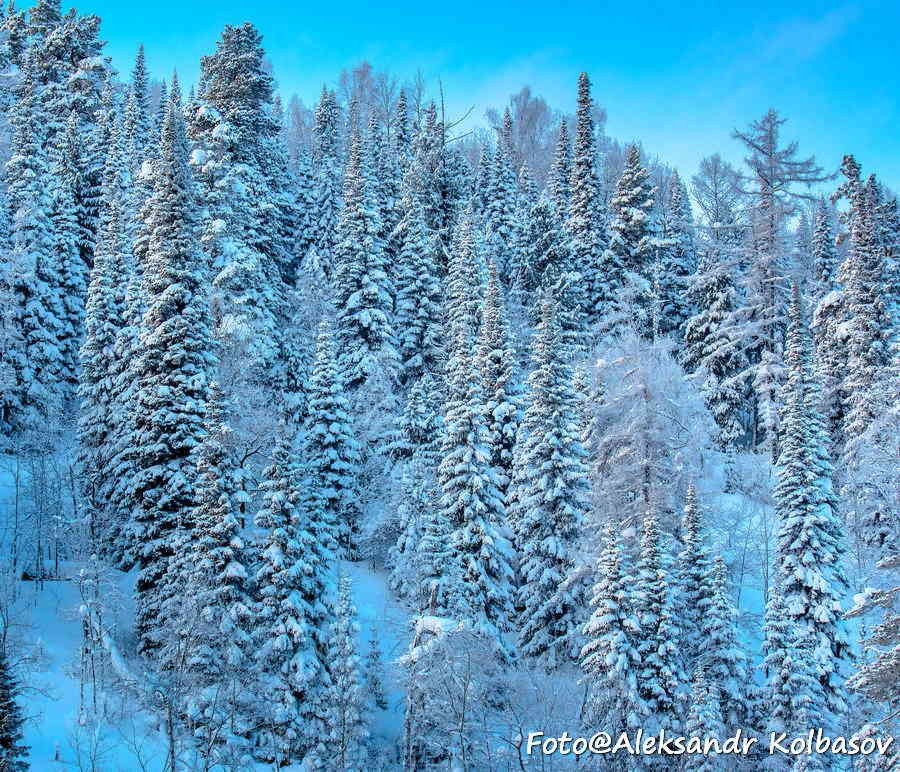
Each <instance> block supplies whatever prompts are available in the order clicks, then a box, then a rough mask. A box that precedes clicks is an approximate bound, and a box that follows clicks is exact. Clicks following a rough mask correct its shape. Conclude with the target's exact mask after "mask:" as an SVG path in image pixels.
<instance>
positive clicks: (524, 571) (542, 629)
mask: <svg viewBox="0 0 900 772" xmlns="http://www.w3.org/2000/svg"><path fill="white" fill-rule="evenodd" d="M559 335H560V332H559V324H558V322H557V320H556V315H555V304H554V302H553V301H552V300H551V299H547V300H545V301H544V308H543V315H542V319H541V325H540V327H539V328H538V333H537V337H536V340H535V343H534V370H533V371H532V374H531V375H530V376H529V378H528V392H527V398H526V408H525V415H524V418H523V421H522V425H521V428H520V430H519V434H518V437H517V441H516V447H515V453H514V463H515V467H514V473H513V487H512V497H511V502H510V510H511V511H510V517H511V520H512V525H513V530H514V533H515V540H516V548H517V552H518V554H519V576H520V580H519V589H518V606H519V607H520V608H523V609H527V611H526V612H523V614H522V615H521V617H520V619H519V645H520V648H521V651H522V654H523V655H525V656H528V657H539V658H541V659H542V660H543V662H544V664H545V665H546V666H547V667H548V668H554V667H557V666H559V665H562V664H565V663H566V662H567V661H569V660H571V659H573V658H576V657H577V655H578V646H579V645H580V641H579V634H578V630H577V625H578V624H579V618H578V615H579V607H580V605H581V598H580V597H578V588H577V587H570V586H569V585H568V584H567V583H566V579H567V577H568V574H569V573H570V572H571V570H572V568H573V566H574V556H573V554H572V553H571V548H572V545H573V543H574V542H575V540H576V539H577V538H578V535H579V533H580V529H581V526H582V524H583V521H584V519H585V517H586V516H587V513H588V508H589V507H588V496H589V489H588V483H587V470H586V467H585V464H584V459H585V456H586V454H585V451H584V448H583V447H582V445H581V443H580V441H579V431H578V429H579V422H578V416H577V415H576V404H575V394H574V391H573V387H572V370H571V367H570V365H569V364H568V362H567V361H566V359H565V356H564V350H563V349H562V348H561V347H560V345H559Z"/></svg>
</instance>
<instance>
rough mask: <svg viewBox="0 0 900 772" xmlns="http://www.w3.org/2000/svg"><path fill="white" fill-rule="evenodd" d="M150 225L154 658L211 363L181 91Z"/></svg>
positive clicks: (146, 558) (139, 446)
mask: <svg viewBox="0 0 900 772" xmlns="http://www.w3.org/2000/svg"><path fill="white" fill-rule="evenodd" d="M143 220H144V224H145V227H146V229H147V231H148V234H149V239H148V242H147V244H148V249H147V254H146V256H145V259H144V264H143V266H142V268H143V271H142V275H143V291H144V295H145V298H146V302H147V308H146V311H145V312H144V316H143V318H142V320H141V325H140V346H141V355H140V357H139V361H138V362H137V363H136V376H137V378H138V387H137V394H136V403H137V405H138V408H139V409H138V410H137V411H136V413H135V416H134V434H133V439H132V442H133V446H134V450H135V458H136V459H137V462H138V464H139V470H138V473H137V479H136V481H135V489H134V500H135V501H137V502H139V507H140V511H139V513H138V520H139V525H140V528H141V531H142V533H141V538H140V555H139V559H140V566H141V572H140V575H139V577H138V583H137V592H138V612H137V627H138V631H139V634H140V638H141V642H140V647H141V650H142V651H143V652H147V653H149V652H152V651H153V650H154V649H156V648H158V647H159V646H160V644H161V643H162V636H163V631H162V625H163V623H164V620H163V619H161V618H160V610H161V604H162V602H163V599H164V598H165V595H166V592H167V591H168V590H167V589H166V587H165V586H164V585H166V584H167V583H170V582H175V583H177V581H178V578H177V577H175V576H167V571H168V568H169V562H170V559H171V557H172V554H173V549H174V547H173V543H172V538H173V536H174V534H175V533H176V532H177V531H178V529H180V528H189V526H190V523H191V508H192V506H193V504H194V490H193V486H192V480H193V479H194V474H193V464H194V458H193V454H194V452H195V450H196V448H197V446H198V444H199V442H200V440H201V437H202V433H203V419H204V407H203V405H204V400H205V397H206V378H207V372H208V371H209V368H210V365H211V341H210V333H209V308H208V305H207V302H206V294H205V291H204V289H203V276H204V262H203V258H202V256H201V253H200V249H199V244H198V243H197V239H196V229H195V223H196V211H195V198H194V192H193V189H192V184H191V176H190V170H189V168H188V165H187V140H186V136H185V129H184V121H183V118H182V113H181V105H180V99H179V98H178V94H177V91H175V90H173V94H172V99H170V100H169V104H168V107H167V111H166V120H165V123H164V125H163V132H162V138H161V148H160V158H159V161H158V163H157V164H156V167H155V169H154V172H153V193H152V194H151V196H150V198H149V199H148V201H147V203H146V205H145V207H144V211H143Z"/></svg>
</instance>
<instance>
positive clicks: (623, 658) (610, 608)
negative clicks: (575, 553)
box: [581, 526, 647, 736]
mask: <svg viewBox="0 0 900 772" xmlns="http://www.w3.org/2000/svg"><path fill="white" fill-rule="evenodd" d="M629 571H630V566H629V565H628V562H627V558H626V556H625V551H624V547H623V546H622V543H621V539H620V537H617V536H615V535H614V534H613V532H612V529H611V527H610V526H607V527H606V528H605V530H604V533H603V547H602V551H601V553H600V557H599V559H598V561H597V571H596V583H595V584H594V587H593V591H592V596H591V600H590V607H591V616H590V619H588V621H587V623H586V624H585V626H584V637H585V641H586V642H585V645H584V648H583V649H582V650H581V667H582V670H583V671H584V679H583V680H584V684H585V686H586V688H587V698H586V704H585V709H584V719H585V728H588V729H593V728H594V727H597V726H602V727H603V728H604V731H606V732H609V733H610V734H611V735H613V736H616V735H617V734H618V733H619V732H624V731H634V730H637V729H638V728H639V727H640V726H642V724H643V721H644V720H645V718H646V716H647V706H646V705H645V704H644V702H643V700H642V699H641V696H640V692H639V689H638V672H639V669H640V656H639V655H638V651H637V646H638V643H639V639H640V623H639V621H638V619H637V618H636V616H635V612H634V598H633V592H632V590H631V582H630V581H629Z"/></svg>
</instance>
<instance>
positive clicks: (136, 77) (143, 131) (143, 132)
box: [123, 43, 153, 175]
mask: <svg viewBox="0 0 900 772" xmlns="http://www.w3.org/2000/svg"><path fill="white" fill-rule="evenodd" d="M123 129H124V132H125V140H126V146H127V149H128V150H127V152H128V168H129V170H130V171H131V173H132V175H136V174H137V173H138V171H139V169H140V166H141V163H142V162H143V161H144V159H145V158H147V156H148V155H149V153H150V152H151V144H152V142H153V136H152V127H151V115H150V93H149V75H148V73H147V61H146V58H145V56H144V45H143V43H141V44H140V45H139V46H138V50H137V55H136V56H135V59H134V69H133V70H132V71H131V84H130V87H129V89H128V98H127V101H126V103H125V118H124V125H123Z"/></svg>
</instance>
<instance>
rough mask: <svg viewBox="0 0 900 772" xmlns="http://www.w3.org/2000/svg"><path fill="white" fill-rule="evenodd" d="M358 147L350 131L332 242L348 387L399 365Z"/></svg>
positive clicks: (376, 223) (377, 227)
mask: <svg viewBox="0 0 900 772" xmlns="http://www.w3.org/2000/svg"><path fill="white" fill-rule="evenodd" d="M362 151H363V148H362V144H361V141H360V138H359V135H358V134H354V135H353V137H352V139H351V142H350V155H349V158H348V161H347V168H346V171H345V177H344V203H343V208H342V210H341V217H340V221H339V223H338V230H337V234H338V235H337V243H336V244H335V266H336V271H337V272H336V274H335V290H336V295H337V306H338V316H337V339H338V343H339V344H340V350H341V369H342V370H343V372H344V373H345V381H346V386H347V388H349V389H354V388H357V387H359V386H361V385H362V384H364V383H366V382H367V381H369V379H370V378H372V377H373V376H375V375H376V374H379V373H383V374H384V375H385V376H386V377H387V378H388V379H389V380H391V379H393V378H394V377H395V376H396V373H397V368H398V364H399V355H398V353H397V349H396V337H395V334H394V325H393V321H394V320H393V288H392V286H391V284H392V283H391V281H390V278H389V276H388V272H387V266H386V263H385V259H384V246H385V245H384V242H383V240H382V234H381V217H380V215H379V213H378V211H377V209H376V208H375V206H374V199H373V191H372V190H371V189H370V185H369V184H368V181H367V176H368V173H367V169H366V166H365V165H366V163H367V160H368V159H367V158H366V156H365V155H364V154H363V152H362Z"/></svg>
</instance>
